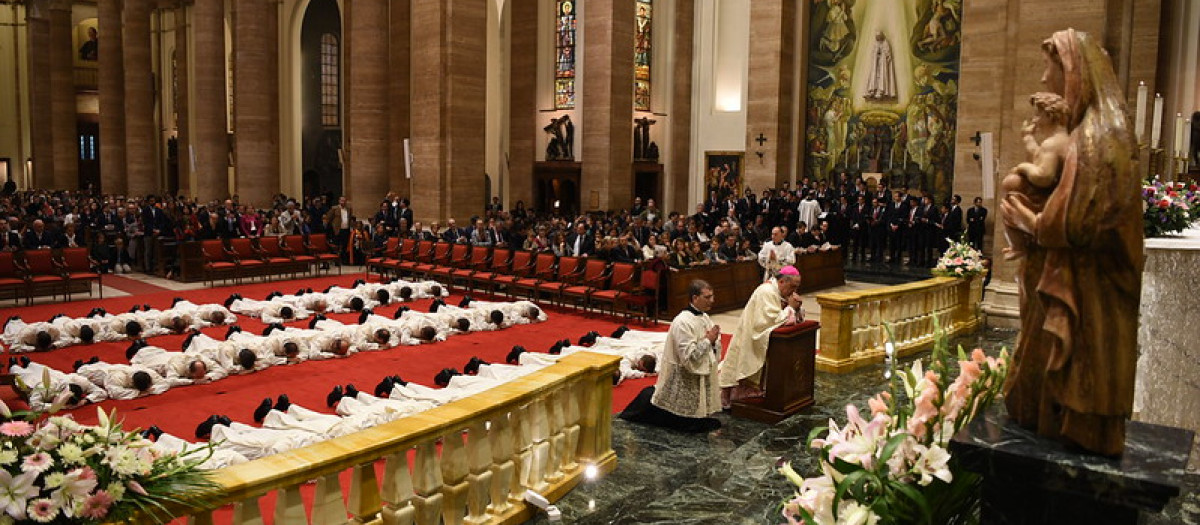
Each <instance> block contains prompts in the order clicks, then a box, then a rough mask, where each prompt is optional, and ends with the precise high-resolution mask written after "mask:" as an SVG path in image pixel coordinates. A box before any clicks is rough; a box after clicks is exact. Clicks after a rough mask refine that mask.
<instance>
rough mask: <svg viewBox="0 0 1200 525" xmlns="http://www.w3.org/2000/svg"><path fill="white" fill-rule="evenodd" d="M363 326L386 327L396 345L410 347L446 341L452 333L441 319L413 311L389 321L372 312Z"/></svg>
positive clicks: (365, 319)
mask: <svg viewBox="0 0 1200 525" xmlns="http://www.w3.org/2000/svg"><path fill="white" fill-rule="evenodd" d="M363 312H364V313H366V312H369V310H363ZM363 324H364V325H367V324H370V325H371V326H380V327H386V328H387V329H389V330H391V332H392V334H393V336H394V337H395V342H396V344H401V345H410V346H411V345H419V344H423V343H433V342H437V341H445V340H446V336H447V335H449V332H450V328H449V327H448V326H446V325H445V324H443V323H441V322H440V319H438V318H436V317H430V316H429V315H427V314H422V313H420V312H414V311H411V310H408V311H405V312H403V314H402V315H401V316H400V317H399V318H397V319H388V318H387V317H384V316H382V315H377V314H375V313H373V312H372V313H369V314H368V315H366V316H365V318H363ZM393 346H395V345H393Z"/></svg>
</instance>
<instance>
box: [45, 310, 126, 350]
mask: <svg viewBox="0 0 1200 525" xmlns="http://www.w3.org/2000/svg"><path fill="white" fill-rule="evenodd" d="M50 324H53V325H54V326H56V327H58V329H59V331H60V332H61V333H60V334H59V337H60V338H63V339H68V340H69V341H70V342H69V343H68V344H73V345H77V344H85V345H90V344H92V343H95V342H100V341H118V340H120V339H122V338H121V336H120V335H117V334H114V333H112V331H111V330H109V329H108V323H105V322H104V321H103V320H101V319H98V318H95V317H66V316H62V317H56V318H55V319H54V320H53V321H50Z"/></svg>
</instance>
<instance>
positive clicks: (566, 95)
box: [554, 0, 575, 109]
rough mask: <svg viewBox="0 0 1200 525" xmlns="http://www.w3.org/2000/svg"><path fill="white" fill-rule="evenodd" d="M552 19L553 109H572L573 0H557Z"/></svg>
mask: <svg viewBox="0 0 1200 525" xmlns="http://www.w3.org/2000/svg"><path fill="white" fill-rule="evenodd" d="M554 20H555V21H554V109H572V108H574V107H575V2H573V1H571V0H558V2H557V3H556V4H555V17H554Z"/></svg>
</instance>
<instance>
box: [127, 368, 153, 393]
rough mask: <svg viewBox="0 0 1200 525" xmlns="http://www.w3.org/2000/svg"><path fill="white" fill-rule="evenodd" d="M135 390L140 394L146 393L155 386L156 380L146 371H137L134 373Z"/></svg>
mask: <svg viewBox="0 0 1200 525" xmlns="http://www.w3.org/2000/svg"><path fill="white" fill-rule="evenodd" d="M132 379H133V388H134V389H136V390H137V391H138V392H145V391H147V390H150V387H151V386H154V380H153V379H151V378H150V374H148V373H146V372H145V371H141V370H139V371H137V372H134V373H133V378H132Z"/></svg>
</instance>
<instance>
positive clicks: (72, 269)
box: [0, 247, 104, 305]
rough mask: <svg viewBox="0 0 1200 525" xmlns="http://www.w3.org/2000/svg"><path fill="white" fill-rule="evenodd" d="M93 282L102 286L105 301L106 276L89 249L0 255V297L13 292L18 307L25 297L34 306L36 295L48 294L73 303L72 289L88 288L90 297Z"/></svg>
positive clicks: (65, 249)
mask: <svg viewBox="0 0 1200 525" xmlns="http://www.w3.org/2000/svg"><path fill="white" fill-rule="evenodd" d="M92 281H95V282H96V283H97V284H99V285H100V287H99V288H100V298H101V299H103V298H104V286H103V274H101V273H100V270H99V265H98V264H97V263H96V261H95V260H93V259H92V258H91V256H89V255H88V249H87V248H83V247H77V248H58V249H53V250H24V251H18V252H0V293H5V292H11V293H12V294H13V301H14V303H15V302H18V301H19V300H20V299H21V298H22V297H24V298H25V304H27V305H28V304H31V303H32V302H33V297H34V296H35V295H42V294H44V293H46V292H49V293H50V294H51V295H52V296H53V297H55V298H57V297H58V295H59V294H60V293H61V294H62V296H63V298H64V299H66V300H70V298H71V290H72V285H73V284H77V283H80V282H83V283H86V284H87V289H88V295H89V296H90V295H92V284H91V282H92Z"/></svg>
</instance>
